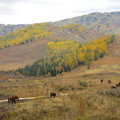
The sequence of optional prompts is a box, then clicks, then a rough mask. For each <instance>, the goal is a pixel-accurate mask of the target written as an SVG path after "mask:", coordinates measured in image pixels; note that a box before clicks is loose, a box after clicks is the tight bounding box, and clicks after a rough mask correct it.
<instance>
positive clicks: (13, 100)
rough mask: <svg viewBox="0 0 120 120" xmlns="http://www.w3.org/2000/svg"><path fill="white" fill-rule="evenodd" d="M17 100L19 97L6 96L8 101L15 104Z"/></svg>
mask: <svg viewBox="0 0 120 120" xmlns="http://www.w3.org/2000/svg"><path fill="white" fill-rule="evenodd" d="M17 101H18V102H19V97H18V96H11V97H9V98H8V103H11V104H13V103H14V104H15V103H16V102H17Z"/></svg>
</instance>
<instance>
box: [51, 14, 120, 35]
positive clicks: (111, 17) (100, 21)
mask: <svg viewBox="0 0 120 120" xmlns="http://www.w3.org/2000/svg"><path fill="white" fill-rule="evenodd" d="M119 21H120V12H111V13H99V12H96V13H91V14H87V15H83V16H79V17H74V18H68V19H65V20H62V21H57V22H55V23H53V24H55V25H66V24H75V23H77V24H83V25H85V26H87V27H89V28H94V29H95V30H97V31H100V32H103V33H107V34H111V33H112V34H113V33H114V34H119V32H120V23H119Z"/></svg>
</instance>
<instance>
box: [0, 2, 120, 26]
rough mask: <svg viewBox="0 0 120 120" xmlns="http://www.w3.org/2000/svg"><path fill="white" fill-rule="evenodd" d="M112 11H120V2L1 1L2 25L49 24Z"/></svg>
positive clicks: (0, 18)
mask: <svg viewBox="0 0 120 120" xmlns="http://www.w3.org/2000/svg"><path fill="white" fill-rule="evenodd" d="M111 11H120V0H0V23H5V24H18V23H19V24H22V23H25V24H29V23H38V22H48V21H56V20H61V19H65V18H70V17H75V16H80V15H83V14H87V13H91V12H111Z"/></svg>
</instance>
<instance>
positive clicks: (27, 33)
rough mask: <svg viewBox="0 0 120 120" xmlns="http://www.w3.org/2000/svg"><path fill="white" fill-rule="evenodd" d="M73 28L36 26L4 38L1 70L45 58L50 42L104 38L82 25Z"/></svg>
mask: <svg viewBox="0 0 120 120" xmlns="http://www.w3.org/2000/svg"><path fill="white" fill-rule="evenodd" d="M41 26H43V27H41ZM73 26H75V28H74V29H73V30H70V27H69V26H64V27H62V28H61V27H55V26H53V25H51V24H49V23H47V24H46V23H45V24H43V23H42V24H34V25H29V26H27V27H25V28H22V29H20V30H18V31H16V32H13V33H11V34H8V35H5V36H2V37H1V41H2V42H3V44H0V45H2V47H7V48H1V49H0V58H2V59H0V70H10V69H16V68H19V67H22V66H25V65H28V64H31V63H33V61H36V60H37V59H39V58H40V57H43V56H45V53H46V46H47V43H48V42H49V41H59V40H60V41H61V40H74V41H77V42H80V43H83V42H87V41H91V40H94V39H98V38H101V37H103V36H104V35H102V34H100V33H99V32H97V31H95V30H92V29H88V28H86V27H83V26H82V25H72V27H73ZM6 43H7V44H6ZM10 46H11V47H10Z"/></svg>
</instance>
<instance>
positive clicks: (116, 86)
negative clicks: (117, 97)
mask: <svg viewBox="0 0 120 120" xmlns="http://www.w3.org/2000/svg"><path fill="white" fill-rule="evenodd" d="M101 83H104V80H103V79H101ZM111 83H112V82H111V80H108V84H111ZM118 87H120V82H119V83H117V84H116V85H115V86H111V88H112V89H117V88H118ZM56 96H57V94H56V93H55V92H51V93H50V97H56ZM16 102H19V97H18V96H11V97H8V103H11V104H15V103H16Z"/></svg>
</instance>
